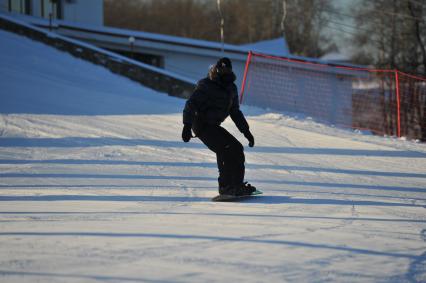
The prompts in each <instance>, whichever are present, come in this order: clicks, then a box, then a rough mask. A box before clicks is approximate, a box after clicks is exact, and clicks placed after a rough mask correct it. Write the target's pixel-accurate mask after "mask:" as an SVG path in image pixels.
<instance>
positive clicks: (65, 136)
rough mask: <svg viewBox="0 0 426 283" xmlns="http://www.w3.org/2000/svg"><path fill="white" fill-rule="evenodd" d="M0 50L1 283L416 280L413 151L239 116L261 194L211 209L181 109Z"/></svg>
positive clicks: (59, 57) (81, 67)
mask: <svg viewBox="0 0 426 283" xmlns="http://www.w3.org/2000/svg"><path fill="white" fill-rule="evenodd" d="M0 42H1V43H0V62H1V64H0V88H1V89H0V90H1V92H0V281H1V282H207V281H210V282H323V281H333V282H425V281H426V270H425V266H426V264H425V262H426V243H425V241H426V221H425V217H424V216H425V212H426V210H425V206H426V172H425V168H426V153H425V152H426V151H425V146H424V145H423V144H418V143H414V142H407V141H401V140H395V139H389V138H382V137H375V136H366V135H361V134H359V133H354V132H351V131H343V130H338V129H334V128H332V127H329V126H324V125H320V124H318V123H315V122H314V121H311V120H309V119H308V118H300V119H296V118H290V117H288V116H285V115H283V114H280V113H268V112H267V111H263V110H259V109H253V108H248V107H244V108H243V110H244V112H246V113H248V114H250V115H249V118H248V120H249V123H250V127H251V130H252V132H253V134H254V136H255V139H256V145H255V147H254V148H251V149H248V148H246V160H247V163H246V167H247V171H246V178H247V179H248V180H249V181H250V182H251V183H253V184H254V185H255V186H258V187H259V188H260V189H261V190H263V191H264V193H265V194H264V195H263V196H261V197H257V198H254V199H252V200H249V201H245V202H241V203H212V202H210V201H209V200H210V198H211V197H213V196H214V195H215V194H216V190H217V169H216V160H215V156H214V154H212V153H211V152H210V151H209V150H207V149H205V147H204V146H203V145H202V144H200V143H199V141H197V140H196V139H194V140H191V142H190V143H189V144H185V143H183V142H182V141H181V140H180V139H181V138H180V131H181V127H182V125H181V124H182V123H181V110H182V107H183V103H184V101H183V100H179V99H176V98H172V97H168V96H166V95H163V94H160V93H156V92H154V91H151V90H149V89H146V88H143V87H141V86H140V85H139V84H137V83H134V82H131V81H129V80H127V79H125V78H121V77H117V76H115V75H113V74H111V73H110V72H108V71H106V70H105V69H103V68H101V67H98V66H95V65H92V64H90V63H87V62H83V61H81V60H78V59H75V58H73V57H71V56H69V55H68V54H65V53H61V52H59V51H57V50H54V49H52V48H50V47H47V46H44V45H42V44H39V43H35V42H32V41H30V40H28V39H26V38H22V37H19V36H16V35H13V34H10V33H5V32H2V31H0ZM225 127H227V128H228V129H229V130H230V131H231V132H233V133H234V134H235V135H236V137H237V138H238V139H239V140H240V141H241V142H242V143H243V144H244V145H246V144H247V141H246V140H245V139H244V137H243V136H242V135H241V134H240V133H238V131H237V130H236V128H235V126H234V125H233V124H232V121H229V120H227V121H226V123H225Z"/></svg>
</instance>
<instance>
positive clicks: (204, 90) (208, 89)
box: [183, 77, 249, 135]
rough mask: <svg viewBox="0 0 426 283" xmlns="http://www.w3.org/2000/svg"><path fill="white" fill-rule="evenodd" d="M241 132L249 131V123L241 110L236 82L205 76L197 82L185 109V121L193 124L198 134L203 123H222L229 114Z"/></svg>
mask: <svg viewBox="0 0 426 283" xmlns="http://www.w3.org/2000/svg"><path fill="white" fill-rule="evenodd" d="M229 115H230V116H231V119H232V120H233V121H234V123H235V125H236V126H237V128H238V129H239V130H240V132H242V133H244V132H246V131H248V129H249V125H248V123H247V121H246V119H245V117H244V115H243V113H242V112H241V110H240V105H239V101H238V91H237V86H236V85H235V83H230V84H227V85H224V84H222V83H221V82H219V81H215V80H211V79H210V78H208V77H207V78H204V79H202V80H200V81H199V82H198V83H197V87H196V88H195V90H194V92H193V94H192V95H191V97H190V98H189V99H188V100H187V102H186V104H185V108H184V110H183V123H184V124H188V125H191V126H192V129H193V130H194V132H195V134H197V135H198V133H200V132H201V131H202V129H203V125H205V124H208V125H220V124H221V123H222V122H223V121H224V120H225V119H226V118H227V117H228V116H229Z"/></svg>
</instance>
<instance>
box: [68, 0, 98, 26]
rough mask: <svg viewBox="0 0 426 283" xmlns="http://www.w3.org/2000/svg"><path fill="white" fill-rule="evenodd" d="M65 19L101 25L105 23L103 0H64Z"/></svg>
mask: <svg viewBox="0 0 426 283" xmlns="http://www.w3.org/2000/svg"><path fill="white" fill-rule="evenodd" d="M63 7H64V10H63V11H64V20H66V21H71V22H78V23H83V24H90V25H97V26H101V25H103V24H104V6H103V0H90V1H87V0H75V1H73V2H71V3H68V2H66V1H63Z"/></svg>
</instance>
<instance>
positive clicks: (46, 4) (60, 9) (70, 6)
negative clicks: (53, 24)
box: [0, 0, 104, 26]
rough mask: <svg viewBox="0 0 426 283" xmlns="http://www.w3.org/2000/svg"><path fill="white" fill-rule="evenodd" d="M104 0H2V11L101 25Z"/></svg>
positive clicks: (0, 7)
mask: <svg viewBox="0 0 426 283" xmlns="http://www.w3.org/2000/svg"><path fill="white" fill-rule="evenodd" d="M103 6H104V5H103V0H90V1H88V0H0V11H2V12H11V13H17V14H24V15H28V16H34V17H38V18H44V19H48V20H49V19H59V20H65V21H69V22H76V23H83V24H90V25H96V26H101V25H103V22H104V15H103V13H104V11H103Z"/></svg>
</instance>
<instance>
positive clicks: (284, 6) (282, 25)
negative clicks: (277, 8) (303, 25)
mask: <svg viewBox="0 0 426 283" xmlns="http://www.w3.org/2000/svg"><path fill="white" fill-rule="evenodd" d="M286 18H287V0H283V17H282V19H281V32H282V34H283V40H284V46H285V45H286V44H287V43H286V40H285V19H286Z"/></svg>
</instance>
